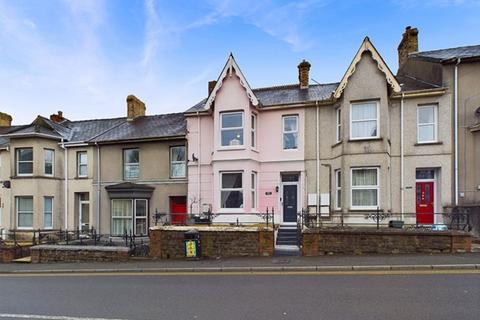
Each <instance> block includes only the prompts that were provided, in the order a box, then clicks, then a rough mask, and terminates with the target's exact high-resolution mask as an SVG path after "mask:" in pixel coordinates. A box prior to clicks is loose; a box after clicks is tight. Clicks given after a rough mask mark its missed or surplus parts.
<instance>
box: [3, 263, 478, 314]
mask: <svg viewBox="0 0 480 320" xmlns="http://www.w3.org/2000/svg"><path fill="white" fill-rule="evenodd" d="M479 297H480V271H479V270H436V271H435V270H431V271H426V270H423V271H414V270H410V271H396V272H382V271H363V272H361V271H359V272H357V271H352V272H348V273H346V272H341V271H338V272H323V273H318V272H289V273H284V272H259V273H251V272H247V273H244V272H231V273H225V272H223V273H200V272H197V273H145V272H143V273H106V274H105V273H104V274H98V273H97V274H93V273H92V274H75V273H72V274H18V275H13V274H3V275H0V320H1V319H55V320H86V319H90V320H91V319H101V320H103V319H208V320H213V319H317V320H318V319H341V320H348V319H369V320H370V319H419V320H420V319H421V320H428V319H435V320H441V319H449V320H450V319H456V320H457V319H478V317H479V315H480V298H479Z"/></svg>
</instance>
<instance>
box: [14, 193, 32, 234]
mask: <svg viewBox="0 0 480 320" xmlns="http://www.w3.org/2000/svg"><path fill="white" fill-rule="evenodd" d="M21 198H31V199H32V211H22V212H20V211H19V210H18V208H19V205H18V203H19V201H20V199H21ZM34 206H35V203H34V202H33V196H16V197H15V214H16V218H17V219H16V220H17V223H16V225H17V229H18V230H33V225H34V221H33V215H34V211H35V208H34ZM19 213H31V214H32V226H31V227H21V226H19V224H18V222H19V219H18V217H19Z"/></svg>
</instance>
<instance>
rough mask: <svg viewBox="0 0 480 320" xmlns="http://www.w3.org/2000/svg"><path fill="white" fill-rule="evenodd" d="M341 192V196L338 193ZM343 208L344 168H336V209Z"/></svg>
mask: <svg viewBox="0 0 480 320" xmlns="http://www.w3.org/2000/svg"><path fill="white" fill-rule="evenodd" d="M339 193H340V196H338V194H339ZM340 209H342V170H340V169H337V170H335V210H340Z"/></svg>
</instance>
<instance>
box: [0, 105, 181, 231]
mask: <svg viewBox="0 0 480 320" xmlns="http://www.w3.org/2000/svg"><path fill="white" fill-rule="evenodd" d="M3 118H4V119H6V120H11V118H8V117H7V115H3ZM3 124H4V125H3V126H2V127H1V130H2V132H1V133H2V134H1V139H2V141H1V143H2V145H1V151H0V159H1V164H2V165H1V180H2V181H3V188H1V189H0V192H1V193H0V197H1V208H2V209H1V210H2V214H1V216H0V218H1V220H0V221H1V227H2V228H3V229H6V230H8V229H17V230H31V229H69V230H72V229H75V230H77V229H88V228H91V227H94V228H96V229H97V230H98V232H99V233H102V234H111V235H122V234H124V233H125V232H128V233H130V232H132V233H135V234H136V235H146V234H147V232H148V227H149V226H150V225H151V224H152V223H153V222H154V218H153V217H154V214H155V212H159V213H161V212H163V213H166V212H171V211H176V212H180V213H185V212H186V195H187V182H186V149H185V148H186V143H185V119H184V116H183V114H182V113H177V114H165V115H154V116H146V115H145V105H144V103H143V102H141V101H140V100H138V99H137V98H136V97H134V96H129V97H128V98H127V116H126V117H122V118H115V119H98V120H84V121H70V120H68V119H66V118H64V117H63V114H62V113H61V112H59V113H58V114H55V115H52V116H51V117H50V118H45V117H41V116H38V117H37V118H36V119H35V120H34V121H33V122H32V123H31V124H29V125H22V126H10V123H9V121H6V122H4V123H3Z"/></svg>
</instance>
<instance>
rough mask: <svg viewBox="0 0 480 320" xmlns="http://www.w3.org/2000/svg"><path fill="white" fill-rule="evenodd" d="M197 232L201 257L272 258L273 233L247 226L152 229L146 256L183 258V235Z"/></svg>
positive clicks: (268, 230) (269, 230)
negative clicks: (189, 231)
mask: <svg viewBox="0 0 480 320" xmlns="http://www.w3.org/2000/svg"><path fill="white" fill-rule="evenodd" d="M191 229H195V230H198V231H199V233H200V245H201V250H202V257H207V258H215V257H243V256H248V257H254V256H272V255H273V248H274V243H273V237H274V235H273V230H272V229H266V228H247V227H216V226H202V227H195V228H193V227H180V226H179V227H175V226H166V227H153V228H151V229H150V256H151V257H154V258H160V259H175V258H184V257H185V241H184V239H185V232H187V231H188V230H191Z"/></svg>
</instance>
